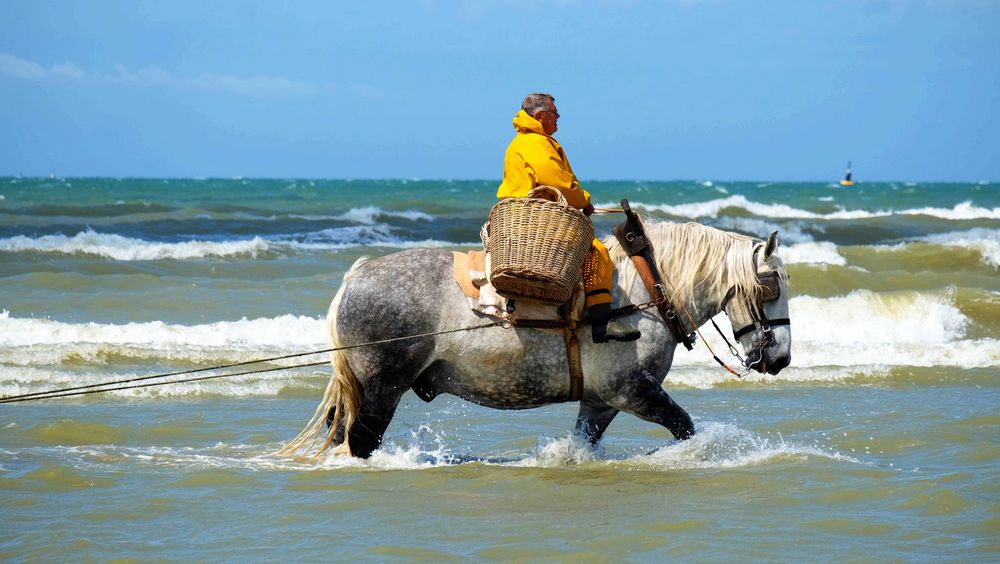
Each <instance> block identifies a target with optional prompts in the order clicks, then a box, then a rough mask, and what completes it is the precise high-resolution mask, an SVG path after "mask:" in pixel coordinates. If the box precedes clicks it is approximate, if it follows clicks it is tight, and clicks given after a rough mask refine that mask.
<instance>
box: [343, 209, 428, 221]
mask: <svg viewBox="0 0 1000 564" xmlns="http://www.w3.org/2000/svg"><path fill="white" fill-rule="evenodd" d="M380 217H398V218H401V219H408V220H410V221H434V216H432V215H430V214H428V213H424V212H422V211H417V210H406V211H400V212H395V211H386V210H383V209H382V208H380V207H378V206H367V207H364V208H351V209H350V210H348V211H347V212H346V213H344V214H341V215H338V216H334V219H338V220H341V221H351V222H354V223H361V224H365V225H373V224H375V223H376V220H377V219H378V218H380Z"/></svg>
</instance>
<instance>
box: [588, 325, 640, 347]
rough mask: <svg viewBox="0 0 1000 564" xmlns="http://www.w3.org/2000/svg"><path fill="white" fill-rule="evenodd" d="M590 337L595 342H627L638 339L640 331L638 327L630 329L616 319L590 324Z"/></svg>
mask: <svg viewBox="0 0 1000 564" xmlns="http://www.w3.org/2000/svg"><path fill="white" fill-rule="evenodd" d="M590 335H591V338H592V339H593V341H594V342H595V343H598V344H601V343H608V342H611V341H617V342H619V343H628V342H631V341H635V340H638V339H639V337H642V333H641V332H639V330H638V329H632V328H631V327H627V326H625V325H622V324H621V323H618V322H617V321H610V322H608V323H598V324H596V325H593V326H591V333H590Z"/></svg>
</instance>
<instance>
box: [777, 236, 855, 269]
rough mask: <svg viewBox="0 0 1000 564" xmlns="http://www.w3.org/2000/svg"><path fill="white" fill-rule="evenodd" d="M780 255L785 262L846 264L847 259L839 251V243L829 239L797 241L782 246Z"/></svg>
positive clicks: (779, 250)
mask: <svg viewBox="0 0 1000 564" xmlns="http://www.w3.org/2000/svg"><path fill="white" fill-rule="evenodd" d="M778 255H779V256H781V260H783V261H784V262H785V264H832V265H836V266H845V265H846V264H847V260H846V259H845V258H844V257H843V256H841V255H840V253H839V252H838V251H837V245H835V244H833V243H831V242H829V241H821V242H810V243H797V244H795V245H791V246H782V247H780V248H779V249H778Z"/></svg>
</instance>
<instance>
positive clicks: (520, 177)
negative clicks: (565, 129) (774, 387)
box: [497, 110, 590, 209]
mask: <svg viewBox="0 0 1000 564" xmlns="http://www.w3.org/2000/svg"><path fill="white" fill-rule="evenodd" d="M514 129H515V130H516V131H517V135H516V136H515V137H514V140H513V141H511V142H510V146H509V147H507V153H506V154H505V155H504V160H503V182H502V183H501V184H500V189H499V190H497V198H523V197H525V196H527V195H528V191H529V190H531V189H532V188H534V187H535V186H541V185H547V186H554V187H556V188H558V189H559V191H561V192H562V193H563V196H566V201H567V202H568V203H569V205H571V206H573V207H574V208H577V209H583V208H585V207H587V204H589V203H590V194H589V193H588V192H587V191H586V190H584V189H583V188H580V182H579V181H578V180H577V179H576V175H575V174H573V169H572V168H571V167H570V166H569V160H567V159H566V153H565V152H563V148H562V146H560V145H559V142H558V141H556V140H555V139H553V138H552V137H549V136H548V135H546V134H545V130H544V129H542V124H541V122H539V121H538V120H536V119H535V118H533V117H531V116H529V115H528V114H527V113H526V112H525V111H524V110H521V111H519V112H517V115H516V116H514Z"/></svg>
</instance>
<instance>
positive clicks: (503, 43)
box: [0, 0, 1000, 181]
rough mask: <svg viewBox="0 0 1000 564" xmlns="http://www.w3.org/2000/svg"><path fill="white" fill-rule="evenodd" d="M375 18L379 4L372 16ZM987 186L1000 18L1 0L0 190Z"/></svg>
mask: <svg viewBox="0 0 1000 564" xmlns="http://www.w3.org/2000/svg"><path fill="white" fill-rule="evenodd" d="M364 4H371V5H364ZM532 91H546V92H550V93H552V94H553V95H555V97H556V103H557V105H558V106H559V110H560V113H561V114H562V118H561V119H560V124H559V125H560V129H559V132H558V133H557V134H556V137H557V138H558V139H559V141H560V142H561V143H562V144H563V146H564V147H565V149H566V150H567V153H568V154H569V157H570V160H571V162H572V164H573V167H574V169H575V170H576V172H577V175H578V176H579V177H580V178H581V179H582V180H584V181H586V180H591V179H592V180H598V179H651V180H673V179H690V180H740V179H744V180H834V179H836V178H837V177H839V176H840V175H842V174H843V168H844V166H845V164H846V161H847V160H848V159H850V160H852V161H853V163H854V170H855V174H856V177H857V178H859V179H861V180H914V181H921V180H923V181H939V180H964V181H977V180H993V181H996V180H1000V2H997V1H992V0H939V1H930V0H928V1H924V0H907V1H903V0H840V1H820V0H788V1H780V0H779V1H765V0H760V1H749V0H748V1H737V0H732V1H727V0H673V1H671V0H661V1H646V2H644V1H640V0H632V1H625V0H621V1H610V0H609V1H593V2H585V1H572V0H562V1H545V0H536V1H517V0H508V1H500V0H478V1H473V0H468V1H444V0H422V1H413V2H372V3H360V2H335V1H328V2H296V1H288V2H280V3H279V2H235V1H230V2H227V1H219V2H203V1H201V0H199V1H192V2H188V1H183V0H171V1H169V2H164V1H157V2H141V1H140V2H137V1H121V2H118V1H111V0H102V1H98V0H93V1H88V2H73V1H43V0H0V175H17V174H22V175H25V176H29V175H32V176H38V175H48V174H49V173H55V174H57V175H59V176H154V177H162V176H168V177H187V176H197V177H206V176H218V177H232V176H244V177H309V178H453V179H460V178H481V179H499V178H500V176H501V174H502V156H503V151H504V148H505V147H506V144H507V143H508V142H509V140H510V138H511V137H512V135H513V129H512V126H511V123H510V120H511V118H512V117H513V115H514V113H515V112H516V111H517V109H518V107H519V105H520V101H521V99H522V98H523V97H524V95H525V94H527V93H528V92H532Z"/></svg>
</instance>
